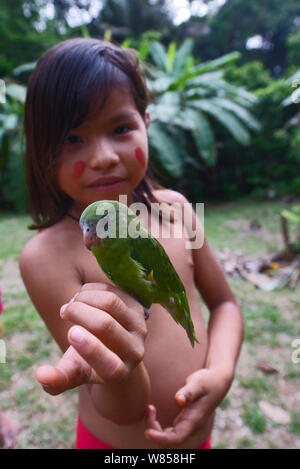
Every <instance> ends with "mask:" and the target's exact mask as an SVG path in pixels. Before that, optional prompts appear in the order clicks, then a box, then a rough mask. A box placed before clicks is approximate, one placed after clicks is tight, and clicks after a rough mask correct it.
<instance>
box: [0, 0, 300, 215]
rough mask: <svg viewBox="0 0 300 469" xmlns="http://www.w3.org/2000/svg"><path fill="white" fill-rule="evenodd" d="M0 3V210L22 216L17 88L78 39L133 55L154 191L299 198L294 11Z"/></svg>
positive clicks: (222, 2)
mask: <svg viewBox="0 0 300 469" xmlns="http://www.w3.org/2000/svg"><path fill="white" fill-rule="evenodd" d="M0 3H1V8H0V23H1V30H0V79H1V80H2V82H0V84H1V85H2V86H1V87H0V208H1V209H2V210H8V211H16V212H26V210H27V198H26V189H25V181H24V162H23V160H24V151H25V139H24V136H23V113H24V102H25V96H26V84H27V81H28V77H29V76H30V73H31V71H32V69H33V68H34V64H35V62H36V60H37V59H38V58H39V57H40V56H41V55H42V54H43V53H44V52H45V51H46V50H47V49H48V48H49V47H51V46H52V45H54V44H56V43H58V42H59V41H62V40H65V39H68V38H71V37H78V36H83V37H99V38H103V37H104V38H106V39H108V40H112V41H116V42H118V43H120V44H122V46H123V47H134V48H136V49H137V50H138V52H139V56H140V58H141V60H142V61H143V67H144V70H145V73H146V75H147V80H148V86H149V89H150V90H151V93H152V96H153V103H152V104H151V106H150V112H151V116H152V124H151V126H150V130H149V139H150V154H151V157H152V160H153V163H154V165H155V168H156V171H155V174H156V177H157V178H158V179H159V181H160V182H161V183H162V184H164V185H165V186H167V187H172V188H175V189H178V190H180V191H181V192H184V193H185V194H186V196H187V197H188V198H189V199H190V200H191V201H194V202H197V201H206V200H234V199H237V198H239V197H241V196H247V195H251V197H253V198H254V199H256V200H259V199H268V198H273V199H274V198H275V199H276V198H282V197H284V196H292V197H293V196H296V197H297V196H300V173H299V167H300V127H299V124H300V113H299V104H298V102H300V3H299V0H286V1H285V2H282V1H281V0H227V1H226V0H189V1H188V0H174V1H170V0H102V1H101V0H79V1H74V0H1V2H0ZM4 92H5V93H4ZM4 98H5V99H4Z"/></svg>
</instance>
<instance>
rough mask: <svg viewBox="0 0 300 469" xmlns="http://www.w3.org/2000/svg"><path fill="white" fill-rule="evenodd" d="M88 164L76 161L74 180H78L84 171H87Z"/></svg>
mask: <svg viewBox="0 0 300 469" xmlns="http://www.w3.org/2000/svg"><path fill="white" fill-rule="evenodd" d="M85 167H86V164H85V162H84V161H81V160H79V161H76V163H75V164H74V166H73V171H72V179H78V178H80V176H81V175H82V173H83V171H84V170H85Z"/></svg>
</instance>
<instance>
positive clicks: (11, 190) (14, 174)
mask: <svg viewBox="0 0 300 469" xmlns="http://www.w3.org/2000/svg"><path fill="white" fill-rule="evenodd" d="M5 91H6V95H5V102H2V103H1V104H0V205H1V206H2V207H3V208H6V209H7V208H13V209H15V210H18V211H24V210H26V208H27V195H26V190H25V169H24V160H23V154H24V149H23V146H22V124H23V114H24V103H25V96H26V88H25V87H24V86H22V85H20V84H18V83H16V82H13V81H11V80H10V81H8V80H7V81H6V82H5Z"/></svg>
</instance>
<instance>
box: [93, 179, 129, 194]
mask: <svg viewBox="0 0 300 469" xmlns="http://www.w3.org/2000/svg"><path fill="white" fill-rule="evenodd" d="M124 182H125V179H121V178H118V177H115V176H111V177H103V178H99V179H96V180H95V181H94V182H92V183H91V184H90V185H89V186H88V187H89V188H90V189H93V190H96V191H97V192H111V191H114V190H117V189H118V188H119V187H120V186H121V185H122V184H123V183H124Z"/></svg>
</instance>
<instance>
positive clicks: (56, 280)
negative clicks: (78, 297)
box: [19, 222, 83, 349]
mask: <svg viewBox="0 0 300 469" xmlns="http://www.w3.org/2000/svg"><path fill="white" fill-rule="evenodd" d="M79 230H80V228H79ZM76 239H77V245H76ZM79 239H80V233H77V235H76V232H75V233H74V230H73V229H72V225H71V229H69V224H68V223H66V224H65V223H64V222H60V223H58V224H57V225H55V226H53V227H49V228H46V229H44V230H42V231H41V232H39V233H38V234H36V235H35V236H33V238H31V239H30V240H29V241H28V242H27V243H26V244H25V246H24V247H23V249H22V252H21V255H20V259H19V267H20V272H21V276H22V279H23V282H24V284H25V287H26V290H27V292H28V294H29V296H30V298H31V301H32V302H33V304H34V306H35V307H36V309H37V311H38V312H39V313H40V315H41V317H42V318H43V320H44V321H45V323H46V324H47V326H48V328H49V330H50V332H51V333H52V335H53V337H54V338H55V340H56V341H57V343H58V344H59V345H60V347H61V348H62V349H65V348H66V347H67V340H66V325H65V324H64V323H63V321H62V320H61V319H60V316H59V310H60V307H61V305H62V304H64V303H66V302H68V301H69V300H70V299H71V298H72V296H73V295H74V294H75V293H76V292H78V291H79V290H80V288H81V286H82V282H81V278H80V272H79V270H78V269H77V267H76V259H75V260H74V256H75V253H76V252H78V249H80V243H79V241H78V240H79ZM82 244H83V243H82Z"/></svg>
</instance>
